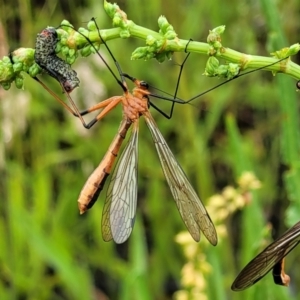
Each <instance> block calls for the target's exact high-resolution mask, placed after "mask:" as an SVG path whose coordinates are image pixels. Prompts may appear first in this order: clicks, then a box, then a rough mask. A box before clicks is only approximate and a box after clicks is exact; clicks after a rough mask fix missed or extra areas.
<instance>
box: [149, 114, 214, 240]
mask: <svg viewBox="0 0 300 300" xmlns="http://www.w3.org/2000/svg"><path fill="white" fill-rule="evenodd" d="M144 116H145V120H146V123H147V125H148V128H149V130H150V132H151V135H152V138H153V141H154V144H155V147H156V150H157V153H158V156H159V160H160V163H161V166H162V169H163V172H164V174H165V177H166V179H167V182H168V184H169V187H170V190H171V193H172V195H173V197H174V200H175V202H176V204H177V208H178V210H179V212H180V215H181V217H182V220H183V221H184V224H185V226H186V227H187V229H188V230H189V232H190V234H191V235H192V237H193V238H194V240H195V241H197V242H198V241H199V240H200V230H201V231H202V232H203V233H204V235H205V236H206V238H207V239H208V240H209V242H210V243H211V244H212V245H214V246H215V245H216V244H217V242H218V239H217V233H216V230H215V227H214V225H213V222H212V221H211V219H210V217H209V215H208V213H207V211H206V209H205V207H204V205H203V204H202V202H201V201H200V199H199V197H198V196H197V194H196V192H195V190H194V189H193V187H192V185H191V184H190V182H189V180H188V179H187V177H186V175H185V173H184V171H183V170H182V168H181V167H180V165H179V164H178V162H177V161H176V159H175V157H174V155H173V153H172V151H171V150H170V148H169V146H168V145H167V142H166V141H165V139H164V137H163V136H162V134H161V133H160V131H159V130H158V127H157V125H156V124H155V121H154V119H153V117H152V115H151V114H150V112H149V111H147V112H146V113H144Z"/></svg>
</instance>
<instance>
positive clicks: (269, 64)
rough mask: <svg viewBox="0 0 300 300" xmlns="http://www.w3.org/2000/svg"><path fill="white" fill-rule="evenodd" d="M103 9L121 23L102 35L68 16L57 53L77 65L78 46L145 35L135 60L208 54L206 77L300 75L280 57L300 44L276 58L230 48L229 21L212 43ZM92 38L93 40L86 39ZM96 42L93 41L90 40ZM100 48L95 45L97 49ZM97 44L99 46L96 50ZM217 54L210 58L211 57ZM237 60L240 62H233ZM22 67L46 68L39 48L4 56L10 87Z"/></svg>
mask: <svg viewBox="0 0 300 300" xmlns="http://www.w3.org/2000/svg"><path fill="white" fill-rule="evenodd" d="M104 8H105V10H106V12H107V14H108V15H109V16H110V17H111V18H112V19H113V25H114V26H118V27H117V28H111V29H104V30H100V35H101V38H102V39H101V38H100V36H99V32H98V30H97V27H96V24H95V22H94V21H91V22H90V23H89V24H88V25H87V28H88V29H84V28H80V29H79V32H77V31H76V30H74V29H73V28H72V27H71V25H70V24H69V22H68V21H63V22H62V24H61V26H60V27H59V28H58V29H57V33H58V36H59V38H60V41H59V43H58V45H57V46H56V51H57V53H60V52H61V53H62V55H63V56H64V58H65V60H66V62H67V63H69V64H72V63H73V62H74V61H75V60H76V59H77V57H78V51H79V50H80V51H81V55H82V56H88V55H90V54H91V53H94V52H95V51H94V50H95V48H96V49H98V47H99V46H100V44H101V43H103V42H102V40H104V41H108V40H113V39H117V38H128V37H132V38H138V39H141V40H144V41H145V43H146V46H145V47H139V48H137V49H136V50H135V51H134V52H133V53H132V57H131V59H144V60H145V59H151V58H156V59H157V60H159V61H160V62H162V61H164V60H165V59H166V58H170V57H171V55H172V54H173V53H174V52H184V51H186V50H187V51H188V52H192V53H195V54H200V55H206V56H208V57H209V59H208V63H207V66H206V69H205V74H206V75H207V76H218V77H223V78H227V79H230V78H232V77H234V76H235V75H236V74H238V72H239V71H241V70H246V69H260V68H265V70H268V71H272V72H274V73H277V72H281V73H285V74H287V75H290V76H292V77H294V78H296V79H298V80H300V66H298V65H297V64H295V63H293V62H291V61H290V59H288V60H284V61H280V62H278V63H276V62H277V61H278V58H279V59H280V58H281V59H282V58H285V57H288V56H290V55H294V54H296V53H297V52H298V51H299V49H300V45H299V44H295V45H292V46H291V47H290V48H284V49H282V50H280V51H277V52H276V53H275V54H276V55H275V56H276V57H264V56H255V55H249V54H245V53H241V52H238V51H235V50H233V49H230V48H225V47H224V46H223V45H222V44H221V34H222V33H223V32H224V30H225V26H219V27H217V28H215V29H213V30H211V31H210V33H209V36H208V38H207V41H208V43H203V42H197V41H189V40H184V39H179V38H178V36H177V34H176V32H175V31H174V29H173V26H172V25H170V24H169V23H168V21H167V19H166V18H165V17H162V16H161V17H160V18H159V19H158V26H159V28H160V30H159V32H156V31H153V30H150V29H148V28H145V27H142V26H139V25H136V24H135V23H134V22H133V21H131V20H128V19H127V15H126V14H125V13H124V12H123V11H121V10H120V8H119V7H118V6H117V5H115V4H113V5H112V4H110V3H108V2H106V1H104ZM85 36H86V37H88V39H89V41H88V40H87V39H86V38H85ZM90 43H92V44H93V46H91V44H90ZM94 47H95V48H94ZM93 48H94V49H93ZM212 57H213V58H214V59H213V60H211V59H210V58H212ZM219 59H223V60H225V63H226V65H219V61H218V60H219ZM228 63H233V64H236V65H228ZM22 72H26V73H28V74H29V75H30V76H32V77H34V76H36V75H38V74H40V73H41V72H42V69H41V68H40V67H39V66H38V65H37V64H36V62H35V60H34V49H31V48H19V49H17V50H15V51H13V52H12V53H11V55H10V58H8V57H7V56H6V57H3V59H2V60H0V85H2V86H3V87H4V88H5V89H9V88H10V85H11V83H12V82H15V83H16V86H17V87H18V88H22V87H23V77H22Z"/></svg>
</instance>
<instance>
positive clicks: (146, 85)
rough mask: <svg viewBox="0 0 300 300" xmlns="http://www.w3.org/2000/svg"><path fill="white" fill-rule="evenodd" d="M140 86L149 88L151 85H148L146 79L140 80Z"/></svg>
mask: <svg viewBox="0 0 300 300" xmlns="http://www.w3.org/2000/svg"><path fill="white" fill-rule="evenodd" d="M140 86H141V87H143V88H146V89H148V88H149V85H148V83H147V82H146V81H141V82H140Z"/></svg>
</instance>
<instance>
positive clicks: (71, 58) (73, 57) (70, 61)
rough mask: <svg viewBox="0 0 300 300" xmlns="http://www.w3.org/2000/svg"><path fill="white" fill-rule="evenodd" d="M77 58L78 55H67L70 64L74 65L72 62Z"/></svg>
mask: <svg viewBox="0 0 300 300" xmlns="http://www.w3.org/2000/svg"><path fill="white" fill-rule="evenodd" d="M75 60H76V56H72V57H70V56H67V57H66V62H67V63H68V64H69V65H72V64H73V63H74V62H75Z"/></svg>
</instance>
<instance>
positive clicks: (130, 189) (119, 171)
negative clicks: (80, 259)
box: [102, 120, 139, 244]
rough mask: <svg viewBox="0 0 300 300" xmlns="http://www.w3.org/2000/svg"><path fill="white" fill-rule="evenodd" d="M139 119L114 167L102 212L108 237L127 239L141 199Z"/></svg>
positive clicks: (118, 242)
mask: <svg viewBox="0 0 300 300" xmlns="http://www.w3.org/2000/svg"><path fill="white" fill-rule="evenodd" d="M138 124H139V123H138V120H137V121H135V122H134V123H133V129H132V133H131V136H130V139H129V141H128V143H127V145H126V147H125V149H124V151H123V153H122V155H121V157H120V159H119V161H118V163H117V165H116V167H115V169H114V171H113V174H112V177H111V181H110V183H109V186H108V189H107V195H106V200H105V204H104V208H103V213H102V236H103V239H104V241H110V240H111V239H113V240H114V241H115V242H116V243H117V244H121V243H124V242H125V241H126V240H127V239H128V238H129V236H130V234H131V231H132V228H133V225H134V221H135V213H136V203H137V161H138Z"/></svg>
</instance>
